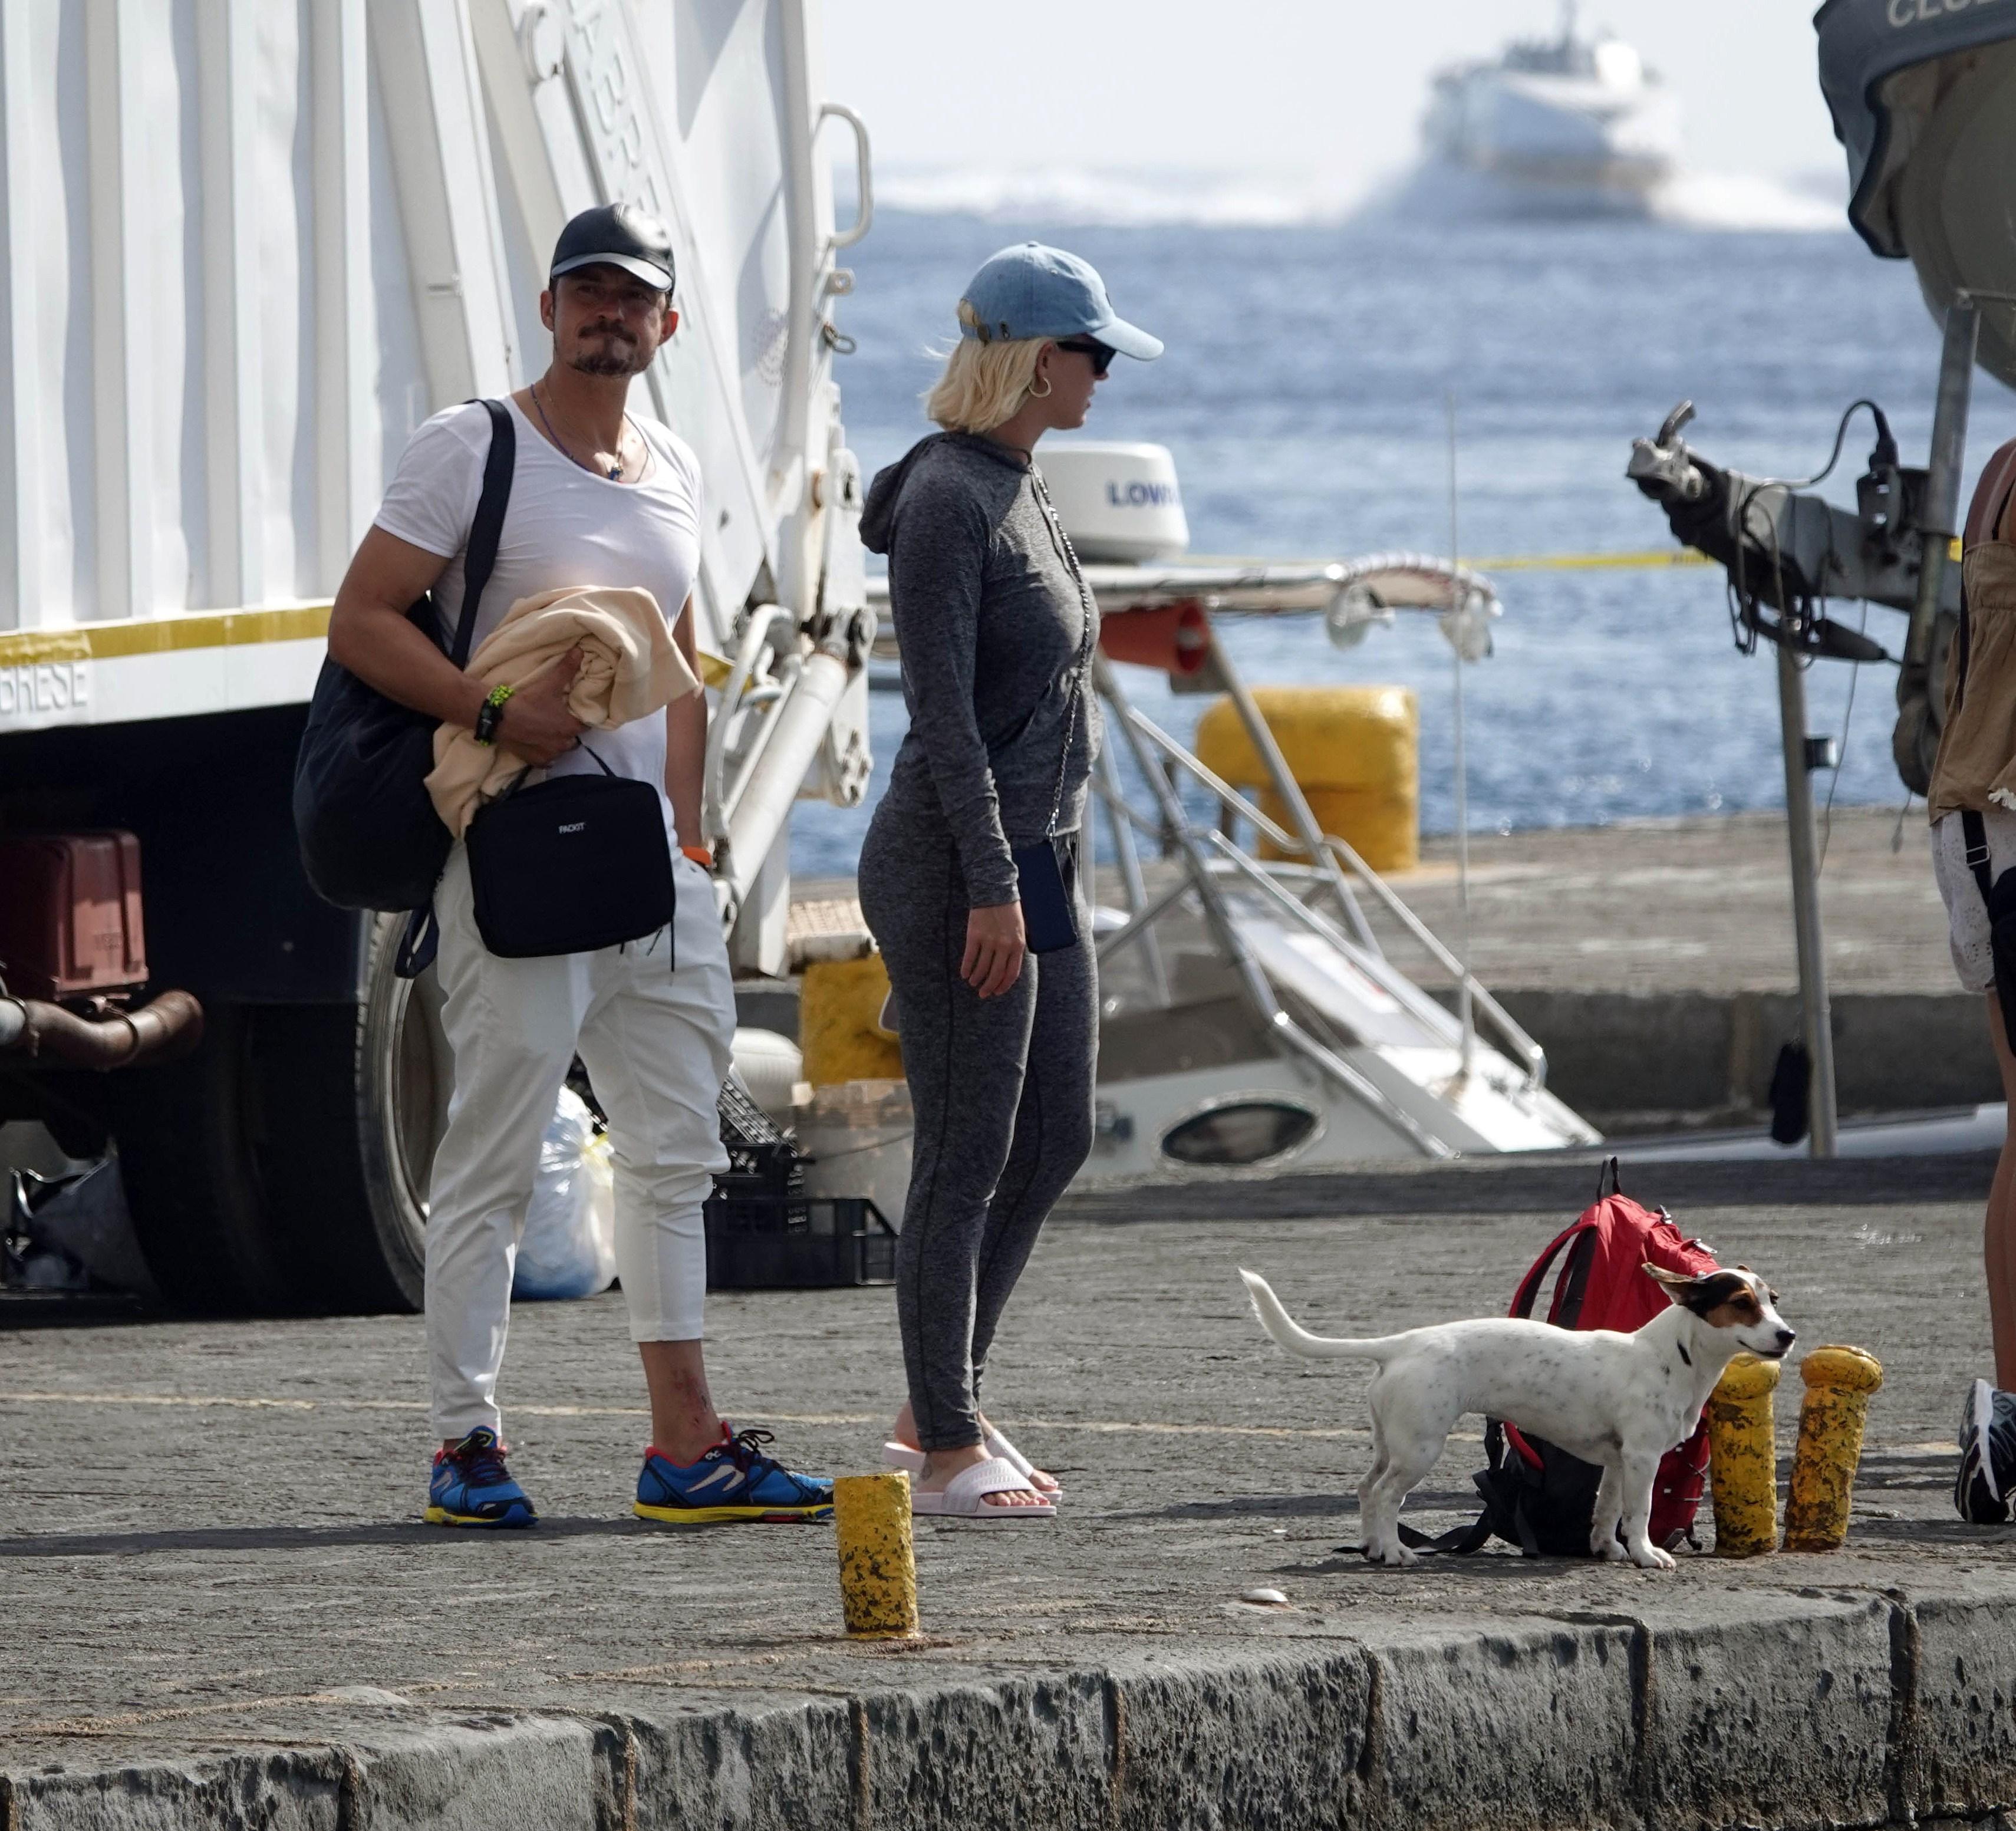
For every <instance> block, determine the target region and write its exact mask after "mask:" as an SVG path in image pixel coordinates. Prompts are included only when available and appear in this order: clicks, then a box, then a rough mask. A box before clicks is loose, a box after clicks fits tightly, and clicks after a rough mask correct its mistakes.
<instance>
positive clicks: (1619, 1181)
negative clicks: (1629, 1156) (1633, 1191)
mask: <svg viewBox="0 0 2016 1831" xmlns="http://www.w3.org/2000/svg"><path fill="white" fill-rule="evenodd" d="M1623 1193H1624V1178H1623V1177H1622V1176H1620V1175H1619V1174H1618V1170H1617V1159H1615V1158H1614V1157H1610V1158H1606V1159H1604V1165H1603V1168H1602V1170H1600V1172H1599V1173H1597V1179H1596V1198H1597V1201H1599V1202H1603V1201H1607V1200H1608V1198H1610V1197H1611V1196H1612V1195H1622V1194H1623Z"/></svg>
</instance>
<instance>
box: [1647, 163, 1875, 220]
mask: <svg viewBox="0 0 2016 1831" xmlns="http://www.w3.org/2000/svg"><path fill="white" fill-rule="evenodd" d="M1652 214H1654V216H1656V217H1657V218H1658V219H1659V220H1660V221H1661V222H1674V223H1679V224H1682V225H1684V226H1686V227H1687V228H1689V229H1796V230H1807V231H1812V230H1818V229H1843V228H1845V227H1846V226H1847V222H1848V218H1847V215H1846V212H1845V204H1844V203H1843V202H1842V201H1841V200H1839V199H1837V198H1832V197H1829V196H1825V195H1823V194H1822V193H1821V192H1820V191H1819V190H1818V189H1808V188H1806V187H1805V186H1798V185H1790V184H1784V183H1781V182H1779V181H1778V180H1777V179H1776V178H1762V177H1759V176H1757V175H1755V174H1752V173H1745V172H1728V171H1692V172H1683V173H1681V174H1680V175H1679V176H1678V177H1677V178H1674V179H1672V181H1671V182H1669V183H1668V184H1666V185H1665V186H1662V187H1661V189H1659V190H1658V191H1657V192H1655V193H1654V195H1653V198H1652Z"/></svg>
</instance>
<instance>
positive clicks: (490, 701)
mask: <svg viewBox="0 0 2016 1831" xmlns="http://www.w3.org/2000/svg"><path fill="white" fill-rule="evenodd" d="M509 697H511V689H510V688H509V687H493V688H492V689H491V691H490V694H489V697H488V698H486V699H485V700H484V702H483V706H482V709H481V711H479V712H477V715H476V741H477V743H478V744H494V743H495V742H496V741H497V726H498V725H499V723H500V722H501V721H502V719H503V716H504V702H505V701H506V700H508V699H509Z"/></svg>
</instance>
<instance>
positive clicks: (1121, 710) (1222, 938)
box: [1093, 655, 1455, 1158]
mask: <svg viewBox="0 0 2016 1831" xmlns="http://www.w3.org/2000/svg"><path fill="white" fill-rule="evenodd" d="M1093 683H1094V685H1095V687H1096V690H1097V691H1098V693H1099V694H1100V697H1101V698H1102V699H1103V700H1104V701H1106V703H1107V707H1108V708H1109V709H1110V710H1111V712H1112V713H1113V715H1114V719H1115V720H1116V721H1117V723H1118V726H1119V729H1120V734H1121V737H1122V739H1123V740H1124V741H1125V743H1126V745H1127V748H1128V751H1129V755H1131V756H1132V758H1133V760H1134V766H1135V767H1136V770H1139V773H1140V775H1141V777H1142V780H1143V781H1145V782H1146V783H1147V785H1148V790H1149V793H1150V795H1151V796H1152V797H1153V798H1154V802H1155V806H1156V817H1155V818H1154V819H1152V820H1151V819H1150V818H1149V816H1147V815H1145V814H1143V813H1141V812H1140V810H1139V809H1137V808H1136V807H1134V806H1132V804H1131V803H1129V802H1128V800H1127V798H1126V797H1125V795H1122V794H1120V793H1118V791H1117V784H1115V783H1114V781H1113V780H1111V777H1109V776H1102V777H1099V778H1096V779H1095V788H1096V791H1097V792H1098V794H1099V796H1100V799H1101V800H1102V801H1103V802H1105V803H1106V805H1107V806H1108V807H1109V808H1110V809H1111V810H1112V811H1113V813H1114V835H1115V840H1116V843H1117V844H1118V847H1119V849H1120V852H1121V858H1122V866H1121V870H1122V875H1123V878H1126V879H1127V880H1128V881H1129V885H1130V889H1129V895H1130V897H1131V896H1133V895H1134V894H1135V890H1134V888H1133V887H1134V886H1136V885H1139V884H1140V882H1141V878H1140V874H1139V854H1138V853H1137V852H1136V851H1135V849H1134V832H1135V830H1136V827H1139V829H1140V830H1141V831H1143V832H1144V833H1146V834H1149V835H1150V837H1152V838H1155V839H1156V840H1157V842H1159V843H1161V844H1163V845H1168V846H1169V847H1172V849H1174V850H1175V852H1177V853H1178V855H1179V856H1180V858H1181V860H1182V861H1183V864H1184V866H1185V867H1186V868H1185V871H1184V874H1183V875H1182V876H1180V877H1179V878H1176V879H1175V881H1173V882H1172V884H1170V885H1167V886H1165V888H1163V889H1162V890H1161V892H1159V893H1157V895H1156V896H1154V897H1152V898H1145V899H1143V901H1142V902H1141V903H1140V904H1139V906H1137V907H1136V908H1135V909H1133V910H1132V911H1131V912H1130V914H1129V920H1128V921H1127V923H1126V925H1125V927H1123V928H1120V929H1118V930H1116V931H1114V933H1112V934H1111V935H1107V937H1106V938H1105V939H1103V941H1102V942H1100V943H1099V944H1098V946H1097V947H1096V952H1097V953H1098V955H1099V957H1100V959H1101V960H1102V961H1103V960H1105V959H1108V958H1110V957H1111V956H1112V955H1113V954H1114V953H1117V952H1118V951H1119V950H1120V949H1121V947H1124V946H1127V945H1129V943H1132V942H1135V941H1137V940H1139V939H1143V938H1144V937H1147V936H1148V935H1150V933H1151V931H1152V925H1153V924H1154V922H1155V921H1157V919H1158V918H1159V917H1161V916H1163V915H1165V914H1168V911H1169V910H1170V909H1171V908H1172V907H1173V906H1175V904H1176V903H1178V902H1179V900H1180V899H1182V898H1183V896H1184V895H1185V893H1186V892H1189V893H1192V894H1194V896H1196V898H1197V902H1198V903H1199V904H1200V906H1201V908H1202V910H1203V912H1204V921H1205V923H1206V925H1208V928H1209V929H1210V931H1211V936H1212V939H1214V940H1215V942H1216V943H1217V945H1218V948H1219V952H1220V953H1221V954H1222V956H1223V957H1224V959H1225V961H1226V964H1228V965H1229V966H1230V967H1231V968H1233V971H1234V972H1235V973H1236V974H1237V975H1238V979H1239V982H1240V989H1241V990H1242V991H1243V992H1244V994H1245V997H1246V999H1247V1003H1248V1004H1250V1005H1251V1007H1252V1008H1253V1011H1254V1012H1255V1015H1257V1016H1258V1018H1259V1020H1260V1022H1261V1023H1262V1026H1263V1027H1264V1028H1265V1031H1266V1033H1267V1035H1268V1036H1269V1038H1270V1039H1271V1040H1273V1043H1274V1044H1275V1046H1276V1048H1278V1049H1279V1050H1280V1051H1281V1052H1282V1054H1284V1055H1287V1056H1290V1057H1292V1058H1295V1059H1298V1060H1299V1061H1301V1063H1302V1064H1303V1065H1305V1067H1307V1068H1309V1069H1312V1070H1313V1071H1314V1072H1316V1074H1317V1075H1318V1076H1321V1077H1322V1078H1323V1079H1326V1080H1328V1081H1330V1082H1331V1083H1334V1084H1335V1085H1336V1086H1337V1087H1340V1088H1341V1089H1342V1090H1344V1091H1345V1092H1346V1093H1348V1094H1350V1095H1351V1096H1352V1098H1355V1099H1356V1100H1357V1101H1359V1103H1360V1104H1361V1105H1364V1106H1366V1108H1369V1109H1370V1110H1371V1111H1372V1112H1375V1113H1377V1115H1378V1116H1380V1117H1381V1119H1384V1121H1385V1122H1386V1123H1387V1124H1388V1125H1390V1126H1391V1127H1392V1128H1393V1129H1394V1130H1395V1131H1396V1132H1398V1133H1399V1134H1401V1135H1402V1137H1406V1139H1407V1140H1408V1141H1409V1142H1410V1143H1411V1144H1413V1146H1414V1148H1416V1149H1417V1150H1418V1151H1419V1152H1421V1154H1422V1155H1424V1156H1426V1157H1431V1158H1446V1157H1451V1156H1453V1155H1455V1152H1453V1150H1452V1149H1451V1148H1450V1147H1449V1145H1448V1144H1445V1143H1444V1142H1443V1141H1442V1139H1440V1138H1438V1137H1436V1136H1435V1134H1434V1133H1433V1132H1431V1131H1430V1130H1428V1129H1427V1126H1424V1125H1423V1124H1422V1123H1421V1122H1420V1120H1419V1119H1417V1118H1416V1117H1415V1116H1413V1114H1412V1113H1411V1112H1408V1110H1407V1109H1406V1108H1405V1107H1404V1106H1402V1105H1400V1104H1399V1101H1396V1100H1395V1099H1394V1098H1392V1096H1391V1094H1388V1093H1387V1092H1386V1091H1385V1090H1384V1088H1382V1087H1380V1086H1379V1085H1378V1084H1377V1083H1376V1082H1374V1081H1373V1079H1371V1078H1370V1076H1367V1075H1366V1074H1365V1073H1364V1072H1362V1071H1361V1070H1360V1069H1357V1068H1355V1067H1354V1066H1353V1065H1352V1064H1351V1063H1350V1062H1349V1061H1346V1060H1345V1058H1344V1057H1343V1056H1342V1055H1341V1054H1338V1052H1337V1050H1336V1049H1335V1048H1334V1047H1331V1046H1330V1043H1327V1042H1326V1041H1325V1040H1323V1038H1322V1037H1320V1036H1316V1035H1315V1034H1313V1033H1312V1032H1311V1031H1310V1030H1309V1029H1308V1028H1307V1027H1306V1026H1305V1025H1303V1024H1301V1023H1300V1022H1298V1021H1297V1020H1296V1018H1295V1017H1294V1014H1293V1013H1291V1011H1289V1010H1288V1009H1287V1007H1285V1006H1284V1005H1283V1004H1282V1002H1281V1000H1280V998H1279V997H1278V996H1276V993H1275V990H1274V987H1273V983H1272V982H1270V981H1269V979H1268V977H1267V975H1266V974H1265V971H1262V968H1261V966H1260V964H1259V962H1258V961H1257V960H1255V957H1254V955H1253V950H1252V949H1251V947H1249V946H1247V943H1246V941H1245V939H1244V937H1243V936H1242V935H1241V934H1240V931H1239V925H1238V924H1237V921H1234V919H1233V914H1232V911H1231V909H1230V908H1229V906H1228V905H1227V903H1226V899H1225V896H1224V893H1223V891H1222V888H1221V886H1220V885H1219V880H1218V877H1217V874H1215V873H1214V872H1213V870H1211V861H1210V860H1208V858H1207V857H1206V856H1205V847H1206V846H1207V845H1211V846H1214V847H1215V843H1216V842H1217V839H1218V838H1219V835H1217V834H1215V833H1212V832H1211V831H1208V830H1201V829H1199V828H1198V827H1197V826H1196V825H1195V824H1194V823H1193V821H1192V820H1191V819H1190V815H1189V813H1187V811H1186V809H1185V808H1184V806H1183V797H1182V795H1181V794H1180V793H1179V791H1178V790H1177V787H1176V784H1175V778H1174V777H1172V775H1171V774H1170V773H1169V770H1168V763H1167V762H1165V759H1164V755H1163V753H1162V752H1161V751H1160V749H1159V748H1157V746H1156V745H1155V744H1154V743H1153V742H1152V741H1150V739H1149V738H1148V737H1147V733H1145V732H1144V731H1143V730H1142V728H1141V727H1142V723H1149V724H1152V723H1153V721H1152V720H1145V719H1143V717H1142V715H1140V714H1139V713H1137V712H1136V711H1135V710H1134V708H1133V707H1132V705H1130V704H1129V701H1128V700H1127V698H1126V696H1125V694H1123V693H1122V692H1121V690H1120V687H1119V686H1118V683H1116V682H1115V681H1114V678H1113V670H1112V669H1111V666H1110V665H1108V664H1107V661H1105V659H1104V658H1103V656H1098V655H1095V657H1094V658H1093ZM1137 721H1139V722H1137ZM1185 754H1186V755H1187V753H1185ZM1235 849H1236V848H1235ZM1130 861H1131V863H1132V865H1133V867H1134V870H1133V871H1132V874H1131V875H1130V874H1129V870H1128V864H1129V862H1130ZM1289 900H1290V901H1291V902H1292V903H1298V904H1299V903H1300V899H1298V898H1294V897H1291V898H1290V899H1289ZM1302 908H1303V913H1304V915H1305V917H1316V911H1314V910H1309V909H1308V908H1307V906H1305V905H1303V906H1302ZM1316 919H1317V920H1318V921H1321V920H1322V918H1320V917H1316ZM1323 926H1324V927H1326V928H1327V927H1329V926H1330V925H1329V924H1327V922H1326V923H1324V924H1323Z"/></svg>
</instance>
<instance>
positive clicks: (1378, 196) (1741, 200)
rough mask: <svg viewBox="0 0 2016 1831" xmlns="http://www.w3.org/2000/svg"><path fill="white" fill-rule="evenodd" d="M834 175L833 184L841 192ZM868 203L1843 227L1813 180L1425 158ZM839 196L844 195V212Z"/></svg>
mask: <svg viewBox="0 0 2016 1831" xmlns="http://www.w3.org/2000/svg"><path fill="white" fill-rule="evenodd" d="M847 175H851V174H846V173H836V175H835V176H836V188H837V189H845V188H846V187H845V185H844V177H845V176H847ZM875 195H876V201H877V203H878V204H882V205H884V206H885V207H887V208H890V209H892V210H901V211H909V212H912V213H914V214H919V215H927V216H974V217H978V218H981V219H983V220H985V221H988V222H1039V223H1046V224H1056V225H1059V226H1062V227H1072V228H1084V227H1094V228H1109V227H1122V228H1125V227H1150V228H1153V227H1165V226H1166V227H1175V226H1179V225H1181V226H1187V227H1195V228H1207V229H1231V228H1257V229H1296V228H1302V227H1307V226H1311V225H1323V224H1330V223H1337V222H1345V221H1347V220H1348V219H1351V218H1354V217H1355V218H1359V219H1360V220H1372V221H1378V220H1388V219H1392V220H1400V221H1409V220H1414V219H1417V218H1418V217H1419V216H1420V214H1421V213H1422V212H1423V211H1426V212H1427V214H1429V215H1431V216H1432V217H1435V218H1456V219H1461V220H1467V221H1496V220H1499V219H1501V218H1507V217H1510V218H1526V217H1529V216H1539V217H1559V218H1577V217H1582V216H1601V215H1612V216H1618V217H1631V216H1640V217H1650V218H1652V219H1653V220H1654V221H1657V222H1666V223H1670V224H1672V225H1675V226H1676V227H1680V228H1687V229H1753V230H1781V231H1782V230H1795V231H1817V230H1821V229H1840V228H1841V227H1842V226H1843V225H1844V224H1845V215H1844V212H1843V208H1842V204H1841V200H1840V199H1838V197H1835V196H1831V195H1829V194H1828V192H1827V186H1824V185H1820V184H1798V183H1787V182H1782V181H1780V180H1779V179H1776V178H1765V177H1761V176H1759V175H1755V174H1751V173H1743V172H1715V171H1698V172H1683V173H1681V174H1680V175H1678V176H1677V177H1676V178H1672V179H1671V180H1670V181H1669V182H1667V183H1666V184H1665V185H1663V186H1661V187H1660V188H1659V189H1657V190H1656V191H1654V192H1653V193H1651V194H1650V195H1649V196H1645V197H1643V198H1640V199H1621V198H1610V199H1603V198H1599V197H1598V196H1597V194H1596V193H1591V195H1590V196H1589V198H1588V199H1586V200H1578V199H1575V198H1568V197H1559V196H1553V195H1552V194H1551V193H1546V192H1532V193H1531V194H1530V195H1529V194H1528V187H1523V186H1516V185H1509V184H1508V183H1507V181H1505V180H1503V179H1498V178H1485V177H1482V176H1481V175H1478V174H1475V173H1472V172H1467V171H1456V170H1455V169H1453V168H1446V167H1444V166H1442V164H1440V163H1439V162H1438V161H1433V160H1430V161H1424V162H1423V163H1422V164H1418V165H1416V166H1413V167H1411V168H1407V169H1406V170H1403V171H1400V172H1399V173H1395V174H1391V175H1387V176H1384V177H1382V178H1379V179H1377V181H1376V182H1375V183H1374V185H1373V188H1372V189H1371V190H1370V193H1368V192H1367V191H1366V189H1365V188H1364V187H1363V186H1358V187H1352V186H1347V185H1345V184H1343V183H1341V182H1328V183H1326V182H1320V181H1316V180H1311V181H1309V182H1300V183H1298V182H1296V181H1295V180H1294V179H1292V178H1283V177H1280V176H1274V175H1265V174H1255V173H1240V172H1215V173H1214V172H1196V171H1188V172H1186V171H1143V170H1134V171H1121V170H1107V169H1101V168H1096V167H1089V166H1071V165H1048V166H1031V167H1024V168H1011V169H1003V168H992V167H985V166H952V167H945V166H939V167H931V168H921V167H916V168H901V167H899V168H896V169H895V170H893V171H878V172H877V175H876V182H875ZM847 207H848V204H847V202H846V200H845V199H844V198H843V199H842V200H841V209H842V211H843V213H844V211H845V210H846V208H847Z"/></svg>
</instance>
